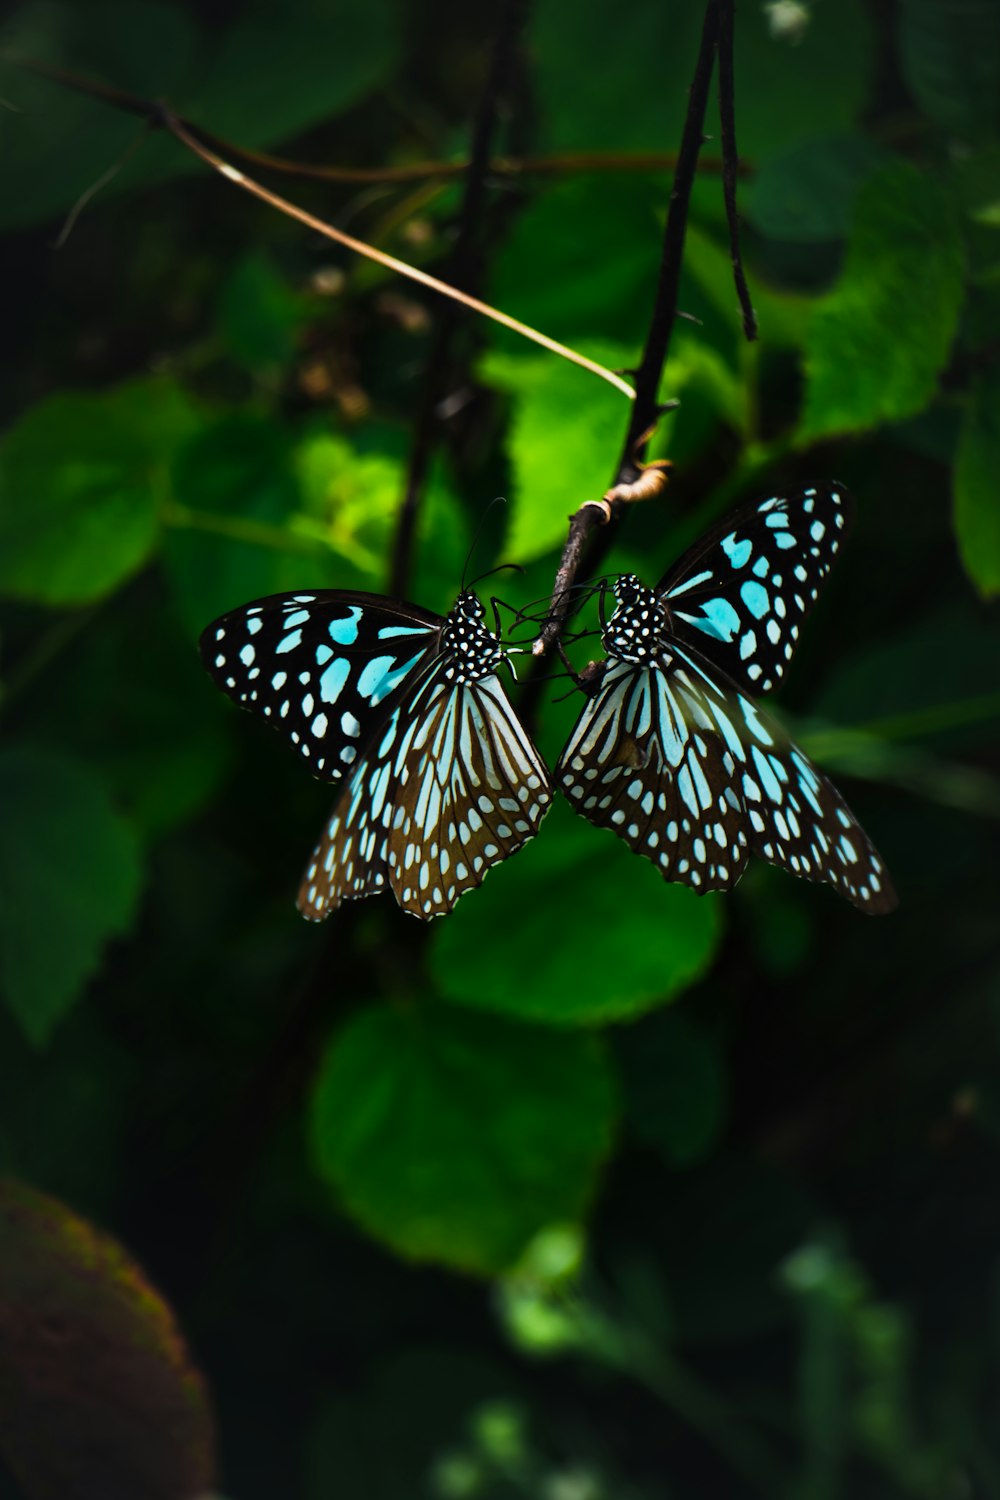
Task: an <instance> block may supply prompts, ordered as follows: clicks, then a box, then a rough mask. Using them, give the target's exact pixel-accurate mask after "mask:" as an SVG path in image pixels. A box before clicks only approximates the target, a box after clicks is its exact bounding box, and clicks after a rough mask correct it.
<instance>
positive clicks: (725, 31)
mask: <svg viewBox="0 0 1000 1500" xmlns="http://www.w3.org/2000/svg"><path fill="white" fill-rule="evenodd" d="M718 6H719V120H720V123H721V127H722V194H723V197H724V199H725V202H726V221H727V223H728V225H729V256H730V259H731V260H732V263H733V278H734V280H735V282H736V295H737V296H738V297H739V299H740V309H741V311H742V313H743V332H744V334H745V335H746V337H747V339H748V340H750V341H751V342H752V341H753V340H754V339H755V338H756V337H757V314H756V313H755V312H754V310H753V303H752V302H751V301H750V288H749V287H748V286H747V279H746V274H745V273H744V270H743V256H742V255H741V253H740V221H739V216H738V214H737V212H736V177H737V174H738V172H739V162H740V158H739V153H738V151H737V149H736V89H735V84H734V82H733V0H718Z"/></svg>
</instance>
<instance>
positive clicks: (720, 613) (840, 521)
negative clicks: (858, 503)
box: [556, 486, 896, 912]
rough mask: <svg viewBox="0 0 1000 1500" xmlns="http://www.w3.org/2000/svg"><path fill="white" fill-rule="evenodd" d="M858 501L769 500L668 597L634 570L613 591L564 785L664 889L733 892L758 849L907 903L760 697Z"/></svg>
mask: <svg viewBox="0 0 1000 1500" xmlns="http://www.w3.org/2000/svg"><path fill="white" fill-rule="evenodd" d="M848 504H849V502H848V498H847V496H846V494H845V492H844V491H842V490H841V489H840V488H839V487H837V486H834V487H831V488H830V489H828V490H826V491H819V490H816V489H808V490H803V491H801V492H799V493H798V494H795V495H792V496H789V497H783V498H781V499H775V498H772V499H769V500H767V501H764V502H762V503H760V504H759V505H757V506H755V507H752V508H749V509H747V510H745V511H742V512H739V513H737V515H736V516H734V517H732V518H730V520H729V521H728V522H726V523H724V524H723V526H721V527H719V528H716V531H715V532H713V533H711V534H710V535H709V536H708V537H707V538H704V539H703V540H702V541H701V542H699V543H697V544H696V545H695V547H693V548H692V549H691V550H690V551H689V552H688V553H686V554H685V556H684V557H683V558H681V559H680V561H679V562H678V563H677V564H676V565H675V566H674V567H673V568H672V569H671V570H670V571H669V573H668V574H667V575H666V576H665V578H664V579H662V580H661V582H660V583H659V584H658V585H657V586H656V588H650V587H648V586H647V585H644V584H643V583H642V582H641V580H640V579H638V578H637V577H636V576H635V575H634V574H625V575H622V576H621V577H619V578H618V579H616V580H615V582H614V584H613V593H614V598H615V608H614V610H613V611H612V613H611V615H610V617H609V618H608V619H607V621H606V622H605V624H604V627H603V631H602V644H603V646H604V649H605V651H606V653H607V661H606V663H605V667H604V671H603V673H602V675H601V677H600V679H599V682H598V685H597V688H596V690H595V691H594V693H593V695H592V696H591V697H590V698H589V700H588V702H587V704H586V706H585V707H584V709H583V712H582V713H581V715H580V718H579V719H578V721H577V724H576V726H575V728H574V730H573V732H572V734H571V735H570V738H569V741H568V743H567V745H566V747H565V749H564V751H563V754H562V756H561V758H560V761H559V765H558V766H557V768H556V781H557V783H558V784H559V785H560V786H561V788H562V790H563V791H564V792H565V793H566V795H567V796H568V797H569V799H570V801H571V802H572V803H573V805H574V806H575V807H576V808H577V811H578V812H580V813H581V814H582V815H583V816H584V817H586V818H588V819H589V820H590V821H591V822H592V823H595V824H597V825H598V826H599V827H607V828H609V829H611V830H612V831H613V832H615V833H617V834H618V835H619V837H621V838H623V839H624V840H625V841H626V842H627V843H628V844H629V846H630V847H631V848H632V849H634V850H635V851H636V853H639V854H642V855H644V856H645V857H646V858H648V859H650V860H652V861H653V862H654V864H655V865H656V866H657V868H658V869H659V871H660V873H661V874H662V875H663V877H664V878H665V879H667V880H672V881H680V882H682V883H684V884H686V885H689V886H691V887H692V888H693V889H694V890H696V891H698V892H700V893H705V892H707V891H715V890H728V889H730V888H731V887H732V886H734V885H735V884H736V882H737V881H738V880H739V878H740V876H741V875H742V874H743V871H744V869H745V868H746V864H747V861H748V859H749V856H750V854H751V853H755V854H758V855H760V856H761V857H762V858H763V859H765V860H767V861H768V862H770V863H772V864H777V865H780V866H782V867H783V868H785V869H787V870H789V871H790V872H791V873H792V874H795V875H800V876H803V877H804V878H806V879H809V880H819V881H823V882H825V883H827V884H830V885H832V886H833V887H834V888H835V889H837V890H838V891H840V893H841V894H842V895H844V896H846V897H847V899H848V900H849V901H851V902H853V904H854V905H856V906H858V907H860V908H861V909H862V910H865V911H868V912H881V911H888V910H890V909H891V908H892V907H893V906H894V905H895V902H896V898H895V894H894V892H893V889H892V885H891V882H890V880H889V876H888V874H887V872H886V870H885V867H884V865H883V863H882V861H881V859H880V858H879V856H878V854H877V853H876V851H875V849H874V848H873V846H872V844H871V843H870V841H869V840H868V838H867V836H866V835H865V833H864V832H863V830H862V829H861V828H860V826H859V825H858V823H857V821H856V820H855V818H854V816H853V814H852V813H851V812H850V810H849V809H848V807H847V805H846V803H845V802H844V801H843V799H842V798H841V796H840V794H839V792H837V790H836V788H834V787H833V785H832V784H831V783H830V782H829V781H828V780H827V779H826V777H825V776H823V775H822V774H821V773H820V772H819V771H818V770H817V769H816V767H815V766H813V765H812V764H811V763H810V761H809V760H808V759H807V757H806V756H805V755H804V754H803V752H802V751H801V750H799V749H798V748H797V747H796V746H795V745H793V744H792V743H791V742H790V741H789V740H788V737H787V735H786V734H785V733H784V731H783V730H782V729H781V727H780V726H779V725H778V724H777V722H776V721H775V720H774V719H773V718H772V717H771V716H770V715H769V714H767V713H766V712H765V711H764V710H763V709H762V708H761V707H760V706H759V705H758V704H757V703H756V702H755V701H754V699H753V698H752V697H751V696H750V691H749V689H750V688H751V686H752V685H753V684H760V685H761V687H762V689H763V688H769V687H771V686H773V685H775V684H776V683H777V682H778V681H780V679H781V678H782V676H783V674H784V671H785V669H786V666H787V663H788V661H789V659H790V658H791V655H792V651H793V649H794V643H795V640H796V639H797V637H798V633H799V624H800V622H801V619H802V618H803V617H804V616H805V615H806V614H807V612H808V610H809V608H810V607H811V605H812V603H813V602H814V601H815V599H816V597H817V593H818V588H819V584H820V582H821V581H822V579H823V578H824V577H825V576H826V573H827V572H828V571H829V567H830V563H831V561H832V559H833V556H834V554H835V553H836V551H837V548H838V546H839V535H840V533H841V532H842V530H843V528H844V526H845V525H846V524H847V522H848V519H849V511H848ZM796 570H798V571H797V572H796Z"/></svg>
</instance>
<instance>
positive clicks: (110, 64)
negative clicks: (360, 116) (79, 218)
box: [0, 0, 399, 226]
mask: <svg viewBox="0 0 1000 1500" xmlns="http://www.w3.org/2000/svg"><path fill="white" fill-rule="evenodd" d="M232 14H233V16H234V20H233V23H232V25H231V26H230V27H229V29H228V30H227V31H226V32H225V33H224V35H223V37H222V39H221V42H220V43H219V44H218V46H217V47H216V49H215V51H214V56H212V55H211V49H210V48H209V45H208V43H207V42H206V41H205V40H204V39H203V38H202V37H201V36H200V35H199V33H198V29H197V28H196V26H195V24H194V22H193V20H192V18H191V16H190V15H189V14H188V13H186V12H185V9H184V8H183V7H181V6H180V5H168V4H163V3H157V0H130V3H129V4H128V5H123V4H118V3H114V0H96V3H95V0H72V3H69V0H62V3H60V0H35V3H31V4H28V5H23V6H21V7H20V8H19V9H18V10H17V11H16V12H15V13H14V15H13V16H12V17H10V18H9V19H8V22H7V24H6V26H5V27H4V30H3V33H2V38H0V40H2V45H3V48H4V50H5V51H6V52H7V53H8V54H10V55H11V56H15V55H16V56H21V57H28V58H33V59H38V60H40V61H42V62H48V63H53V64H56V65H57V66H62V67H64V68H66V69H68V70H69V71H70V72H77V73H83V74H87V75H89V76H91V77H96V78H99V79H102V80H103V81H104V82H106V83H109V84H112V85H114V86H116V87H118V88H122V89H127V90H130V91H132V92H134V93H136V94H139V95H140V96H142V97H144V98H147V99H165V100H167V102H168V103H169V104H171V105H172V106H173V107H174V108H175V109H176V110H178V112H179V113H181V114H189V115H191V116H192V117H193V118H194V119H196V120H197V122H198V123H199V124H201V125H202V126H204V127H205V128H206V129H207V130H211V131H213V132H214V133H216V134H217V135H219V136H222V137H226V138H229V139H231V140H233V141H234V142H236V143H237V144H240V145H244V146H267V145H271V144H273V143H275V142H278V141H280V140H282V139H284V138H286V137H287V136H289V135H291V134H292V133H294V132H297V131H300V130H303V129H304V128H305V127H307V126H309V125H312V124H314V123H318V122H319V121H321V120H326V119H330V118H331V117H332V116H335V115H337V114H340V113H342V112H343V111H344V110H345V109H347V108H349V107H350V106H351V105H353V104H355V103H357V102H358V101H359V100H360V99H362V98H363V97H364V95H365V94H366V93H368V92H369V90H371V89H372V88H373V87H374V86H375V85H376V84H378V83H379V82H380V81H382V80H384V79H386V78H387V77H388V75H389V73H390V71H391V69H392V67H393V66H394V64H395V60H396V52H397V41H398V36H399V28H398V25H397V24H396V14H397V13H396V7H395V6H394V4H393V3H392V0H309V4H308V5H303V6H291V7H289V6H287V5H283V4H281V3H279V0H254V3H252V4H249V5H243V6H240V7H237V8H236V9H235V11H233V12H232ZM3 93H4V96H5V97H7V98H9V99H10V100H11V102H12V103H13V104H14V105H15V110H12V111H10V112H7V111H3V110H0V142H2V145H3V151H4V156H3V160H4V193H3V195H2V197H0V224H2V225H5V226H6V225H21V224H29V223H31V222H33V221H34V220H37V219H40V218H43V217H45V216H46V215H49V214H52V213H54V212H57V211H58V210H60V209H66V208H69V207H70V205H71V204H72V203H74V202H75V201H76V199H78V198H79V197H80V195H81V194H82V193H83V192H85V191H86V189H87V188H89V187H90V186H91V185H92V184H93V183H94V182H95V181H96V180H97V179H98V178H100V177H101V176H102V175H103V174H104V173H105V172H106V171H107V170H108V168H109V167H110V166H112V165H114V164H115V163H116V162H117V161H118V160H119V159H120V158H121V155H122V153H123V151H126V150H127V149H128V148H129V147H130V145H131V144H132V143H133V142H134V141H135V140H136V138H137V135H138V133H139V131H140V130H141V128H142V127H141V126H139V125H137V123H136V120H135V118H134V116H131V115H128V114H123V113H121V112H116V111H115V110H114V109H112V108H110V107H109V106H108V105H106V104H102V103H101V102H100V101H98V100H94V99H88V98H86V97H84V96H82V95H77V94H74V93H72V92H71V91H70V90H68V89H66V88H65V87H62V86H61V85H59V84H57V83H51V82H48V81H46V80H44V79H40V78H37V77H34V76H32V75H31V74H28V73H24V72H21V71H20V70H19V69H17V68H16V66H9V67H7V68H5V69H4V81H3ZM202 170H203V168H202V167H201V164H200V163H199V162H198V160H197V158H195V157H194V156H193V155H192V154H191V153H190V152H188V151H186V150H185V149H184V148H183V147H182V146H181V145H179V144H178V143H177V142H176V141H173V140H171V139H169V138H167V137H166V136H162V137H158V138H157V137H154V138H150V137H149V136H148V133H147V138H146V139H145V140H144V142H143V145H142V150H141V151H140V152H139V153H138V154H137V156H136V157H135V158H134V159H132V160H129V161H127V162H126V163H124V164H123V166H122V168H121V170H120V171H119V172H118V173H117V175H116V176H115V177H114V178H113V179H112V180H111V181H110V182H109V183H107V184H106V185H105V186H104V187H103V188H102V190H101V191H102V197H104V198H106V197H107V196H109V195H111V194H115V193H121V192H123V191H126V190H127V189H130V188H131V189H135V188H137V187H140V188H141V187H146V186H148V185H149V184H150V183H152V182H160V181H163V180H165V179H168V178H173V177H177V176H180V175H182V174H184V173H187V172H193V171H202Z"/></svg>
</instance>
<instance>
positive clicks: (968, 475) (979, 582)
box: [954, 369, 1000, 599]
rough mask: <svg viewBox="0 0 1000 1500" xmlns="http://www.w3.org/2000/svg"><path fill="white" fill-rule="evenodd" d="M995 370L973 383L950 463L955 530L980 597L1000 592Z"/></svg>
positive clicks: (999, 393)
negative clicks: (951, 468)
mask: <svg viewBox="0 0 1000 1500" xmlns="http://www.w3.org/2000/svg"><path fill="white" fill-rule="evenodd" d="M998 475H1000V371H998V370H996V369H994V370H991V371H990V372H989V373H988V374H986V375H983V376H981V377H980V378H979V379H978V380H977V381H976V382H975V384H974V385H973V387H972V391H971V393H970V395H969V403H968V406H967V407H966V411H965V419H964V422H963V424H962V434H961V437H960V439H959V444H958V455H957V459H956V463H955V478H954V485H955V534H956V536H957V538H958V550H959V552H960V553H961V557H962V562H963V563H964V564H965V570H966V572H967V573H968V575H969V577H970V578H971V579H972V581H973V583H974V584H975V585H976V587H977V588H978V590H979V592H980V593H981V594H982V595H984V597H985V598H987V599H989V598H992V597H993V596H994V595H995V594H997V593H1000V489H998V483H997V480H998Z"/></svg>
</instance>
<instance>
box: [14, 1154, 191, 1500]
mask: <svg viewBox="0 0 1000 1500" xmlns="http://www.w3.org/2000/svg"><path fill="white" fill-rule="evenodd" d="M214 1448H215V1436H214V1431H213V1422H212V1415H211V1409H210V1406H209V1401H208V1394H207V1392H206V1389H205V1383H204V1381H203V1379H202V1377H201V1375H200V1373H199V1372H198V1370H197V1369H196V1368H195V1367H194V1365H193V1363H192V1361H191V1358H190V1355H189V1353H188V1350H187V1348H186V1346H185V1344H184V1340H183V1338H182V1336H181V1333H180V1330H179V1329H178V1327H177V1323H176V1320H175V1318H174V1315H173V1313H172V1312H171V1310H170V1308H169V1307H168V1306H167V1304H166V1302H165V1301H164V1300H163V1298H162V1297H161V1296H160V1294H159V1293H158V1292H157V1291H156V1290H155V1289H154V1288H153V1287H152V1286H151V1285H150V1283H149V1282H148V1280H147V1279H146V1277H145V1275H144V1274H143V1272H142V1271H141V1270H140V1268H139V1267H138V1266H137V1265H136V1263H135V1262H134V1261H133V1260H132V1259H131V1258H130V1257H129V1256H128V1255H127V1254H126V1253H125V1251H124V1250H123V1249H122V1247H121V1246H120V1245H119V1244H117V1243H116V1242H115V1241H114V1240H113V1239H111V1238H110V1236H109V1235H106V1234H103V1233H101V1232H100V1231H99V1230H97V1229H95V1228H94V1226H93V1225H92V1224H89V1223H88V1222H87V1221H86V1220H85V1219H82V1218H80V1217H79V1216H78V1215H76V1214H74V1213H72V1212H71V1211H70V1210H69V1209H68V1208H67V1207H66V1206H65V1205H64V1204H62V1203H60V1202H58V1201H57V1200H56V1199H55V1198H50V1197H47V1196H44V1195H43V1194H42V1193H39V1192H36V1191H35V1190H34V1189H33V1188H29V1187H26V1186H24V1185H23V1184H21V1183H18V1182H13V1181H11V1180H9V1179H7V1180H5V1181H2V1182H0V1451H2V1453H3V1457H4V1460H5V1467H6V1466H9V1469H10V1471H11V1472H12V1473H13V1475H14V1477H15V1478H16V1479H17V1481H18V1483H19V1485H20V1486H23V1491H19V1492H23V1494H25V1495H26V1496H31V1500H74V1497H82V1496H85V1495H100V1496H101V1497H102V1500H135V1497H138V1496H140V1495H143V1496H149V1497H153V1496H176V1497H178V1500H179V1497H181V1496H195V1495H206V1493H207V1491H208V1490H210V1489H211V1488H212V1485H213V1482H214V1478H215V1474H214V1470H215V1461H214Z"/></svg>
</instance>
